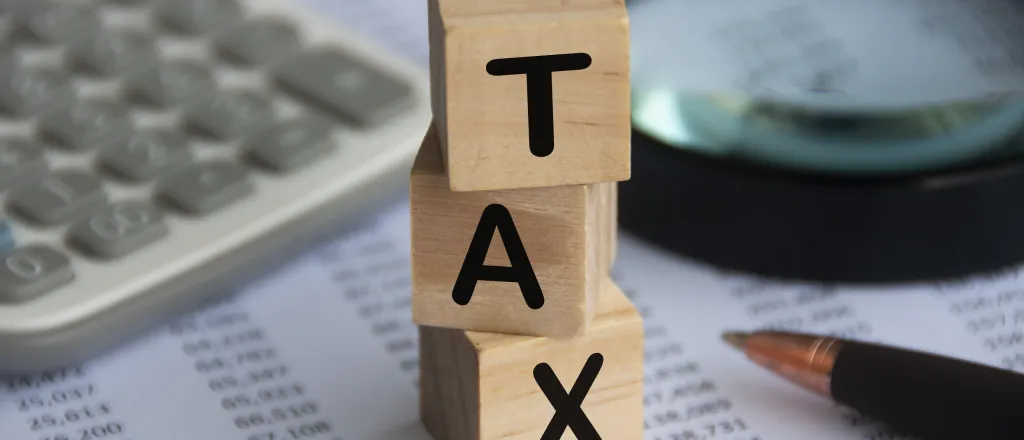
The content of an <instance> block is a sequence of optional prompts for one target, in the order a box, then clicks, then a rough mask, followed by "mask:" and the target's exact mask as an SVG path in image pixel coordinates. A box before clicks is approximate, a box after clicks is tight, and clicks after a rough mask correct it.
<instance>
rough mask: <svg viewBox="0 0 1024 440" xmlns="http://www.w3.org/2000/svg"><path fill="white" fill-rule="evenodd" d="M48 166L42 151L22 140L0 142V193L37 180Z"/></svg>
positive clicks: (37, 146) (38, 147)
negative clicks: (33, 179) (15, 185)
mask: <svg viewBox="0 0 1024 440" xmlns="http://www.w3.org/2000/svg"><path fill="white" fill-rule="evenodd" d="M47 168H48V166H47V164H46V159H45V157H44V156H43V149H42V148H41V147H40V146H39V145H36V144H34V143H32V142H29V141H23V140H9V141H0V191H5V190H7V189H8V188H10V187H11V186H12V185H14V184H15V183H18V182H22V181H27V180H29V179H32V178H39V177H41V176H43V175H45V174H46V170H47Z"/></svg>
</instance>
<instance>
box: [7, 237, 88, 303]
mask: <svg viewBox="0 0 1024 440" xmlns="http://www.w3.org/2000/svg"><path fill="white" fill-rule="evenodd" d="M74 278H75V273H74V272H73V271H72V270H71V260H70V259H68V257H67V256H66V255H64V254H61V253H60V252H57V251H56V250H54V249H52V248H50V247H47V246H44V245H38V244H34V245H28V246H24V247H20V248H16V249H14V250H13V251H11V252H10V253H7V254H5V255H2V256H0V302H8V303H14V302H21V301H27V300H31V299H34V298H36V297H38V296H39V295H42V294H44V293H48V292H50V291H53V290H55V289H57V288H59V287H61V286H64V285H66V284H68V283H70V282H71V281H72V280H74Z"/></svg>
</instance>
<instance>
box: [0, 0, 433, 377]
mask: <svg viewBox="0 0 1024 440" xmlns="http://www.w3.org/2000/svg"><path fill="white" fill-rule="evenodd" d="M367 1H369V0H367ZM0 8H2V17H3V18H2V19H0V29H2V31H3V34H2V37H0V38H2V41H3V43H2V49H0V219H2V220H3V222H4V223H0V225H2V226H0V374H2V373H9V372H26V371H38V370H42V369H49V368H57V367H61V366H67V365H70V364H74V363H78V362H82V361H85V360H88V359H90V358H92V357H93V356H96V355H97V354H99V353H102V352H104V351H106V350H108V349H111V348H114V347H115V346H118V345H120V344H121V343H123V342H125V341H127V340H129V339H131V338H134V337H137V336H139V335H140V334H141V333H143V332H145V331H147V330H150V329H152V328H154V327H155V326H157V325H159V324H161V323H164V322H166V320H167V319H168V318H169V317H172V316H175V315H178V314H181V313H184V312H187V311H189V310H193V309H194V308H196V307H198V306H199V305H201V304H202V303H204V302H205V301H208V300H210V299H213V298H215V297H216V296H218V295H222V294H225V293H226V292H230V291H231V290H232V289H233V288H235V287H237V286H238V283H239V282H240V281H241V280H246V279H250V277H251V276H253V275H257V274H260V273H263V272H265V271H266V270H268V269H270V268H272V267H273V266H274V265H278V264H280V263H283V262H285V261H286V259H287V258H289V257H291V256H295V255H296V253H297V252H300V251H302V250H305V249H309V247H310V246H311V245H312V244H314V243H316V242H318V241H321V240H323V239H325V238H330V237H331V235H332V234H335V233H337V232H340V231H343V230H344V229H346V228H347V227H349V226H351V225H352V222H354V221H356V220H358V219H360V218H361V217H362V215H363V214H365V213H367V212H368V211H370V210H372V209H373V208H374V207H377V206H379V203H378V202H383V201H388V200H398V197H397V196H396V194H400V191H401V190H402V189H403V188H405V187H406V185H407V183H406V182H407V178H408V172H409V167H410V165H411V162H412V160H413V158H414V156H415V152H416V150H417V148H418V146H419V144H420V141H421V140H422V136H423V134H424V133H425V131H426V127H427V126H428V124H429V119H430V110H429V107H430V105H429V92H428V80H427V76H426V75H427V73H426V72H425V69H422V68H420V67H419V66H416V65H414V64H412V63H411V62H407V61H405V60H404V59H403V58H399V57H397V55H393V54H391V53H389V52H388V51H387V50H384V49H382V48H381V47H377V46H376V45H373V44H372V43H369V42H367V41H363V40H361V39H360V38H359V37H357V36H356V35H353V34H351V33H350V32H347V31H346V29H345V28H344V27H341V25H340V24H339V23H337V22H335V21H332V20H330V19H329V18H324V17H321V16H320V15H319V14H318V13H317V12H316V11H314V10H312V9H309V8H308V6H305V5H303V4H302V3H300V2H297V1H292V0H4V1H0Z"/></svg>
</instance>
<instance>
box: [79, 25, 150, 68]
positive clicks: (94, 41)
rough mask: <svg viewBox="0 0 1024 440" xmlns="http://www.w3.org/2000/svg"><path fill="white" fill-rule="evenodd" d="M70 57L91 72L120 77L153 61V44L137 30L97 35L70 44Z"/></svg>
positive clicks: (145, 35) (147, 36)
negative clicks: (119, 75) (118, 75)
mask: <svg viewBox="0 0 1024 440" xmlns="http://www.w3.org/2000/svg"><path fill="white" fill-rule="evenodd" d="M71 57H72V59H73V60H74V61H75V62H76V63H78V64H81V65H82V66H84V67H86V68H87V69H89V70H90V71H92V72H94V73H98V74H101V75H113V74H121V73H125V72H128V71H131V70H136V69H138V68H139V67H140V66H145V65H148V64H150V63H151V62H153V61H154V60H155V59H156V43H155V41H154V40H153V38H152V37H150V36H149V35H147V34H144V33H142V32H137V31H118V32H112V33H104V34H96V35H93V36H90V37H86V38H82V39H81V40H78V41H76V42H75V43H73V45H72V46H71Z"/></svg>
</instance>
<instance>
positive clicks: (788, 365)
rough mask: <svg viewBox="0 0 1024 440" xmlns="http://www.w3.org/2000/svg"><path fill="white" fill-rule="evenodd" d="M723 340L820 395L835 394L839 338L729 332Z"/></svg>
mask: <svg viewBox="0 0 1024 440" xmlns="http://www.w3.org/2000/svg"><path fill="white" fill-rule="evenodd" d="M722 339H723V340H725V342H727V343H728V344H729V345H731V346H733V347H736V348H737V349H739V350H741V351H743V353H744V354H746V355H747V357H748V358H750V360H752V361H754V363H756V364H758V365H760V366H762V367H764V368H765V369H768V370H770V371H772V372H773V373H775V374H777V375H779V376H782V377H784V378H786V379H788V380H790V381H792V382H794V383H796V384H798V385H800V386H803V387H804V388H807V389H809V390H811V391H814V392H816V393H819V394H823V395H826V396H828V395H830V394H831V383H832V380H831V377H832V366H833V364H834V363H835V358H836V355H837V354H838V353H839V349H840V348H841V347H842V341H840V340H839V339H836V338H830V337H821V336H814V335H804V334H799V333H787V332H775V331H762V332H754V333H743V332H725V333H723V334H722Z"/></svg>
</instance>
